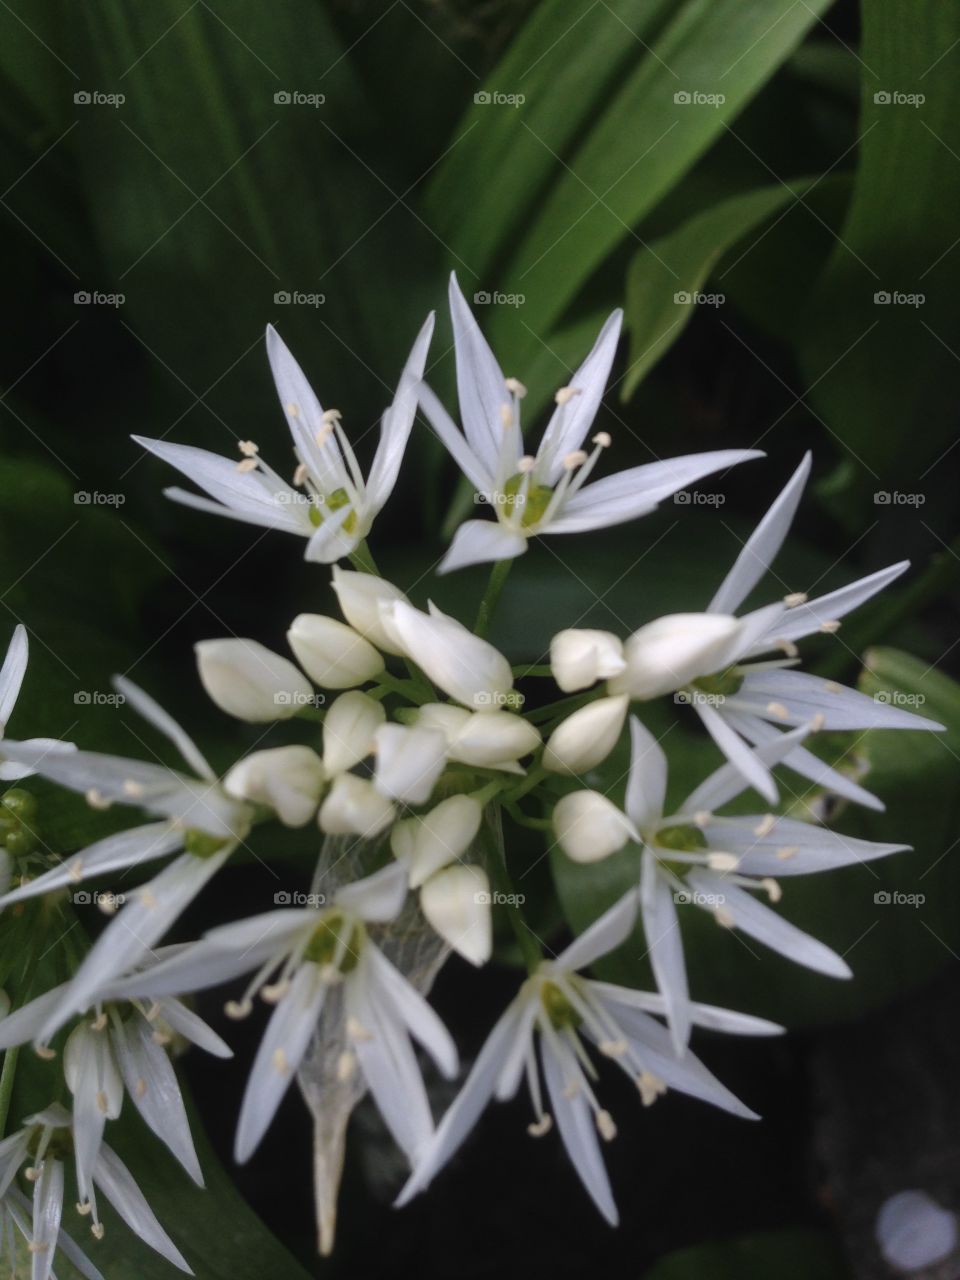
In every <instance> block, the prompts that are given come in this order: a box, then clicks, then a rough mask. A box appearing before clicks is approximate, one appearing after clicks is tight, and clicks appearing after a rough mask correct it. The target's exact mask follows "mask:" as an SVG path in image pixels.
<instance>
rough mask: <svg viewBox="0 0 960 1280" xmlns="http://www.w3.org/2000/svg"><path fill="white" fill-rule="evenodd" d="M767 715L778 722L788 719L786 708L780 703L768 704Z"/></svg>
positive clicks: (788, 714)
mask: <svg viewBox="0 0 960 1280" xmlns="http://www.w3.org/2000/svg"><path fill="white" fill-rule="evenodd" d="M767 715H768V716H776V717H777V719H778V720H789V719H790V712H789V711H788V710H787V708H786V707H785V706H784V705H783V703H782V702H768V703H767Z"/></svg>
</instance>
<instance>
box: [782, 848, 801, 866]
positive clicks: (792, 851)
mask: <svg viewBox="0 0 960 1280" xmlns="http://www.w3.org/2000/svg"><path fill="white" fill-rule="evenodd" d="M799 852H800V846H799V845H798V844H785V845H784V846H783V848H782V849H778V850H777V857H778V858H779V859H780V861H781V862H789V861H790V859H791V858H795V857H796V856H797V854H798V853H799Z"/></svg>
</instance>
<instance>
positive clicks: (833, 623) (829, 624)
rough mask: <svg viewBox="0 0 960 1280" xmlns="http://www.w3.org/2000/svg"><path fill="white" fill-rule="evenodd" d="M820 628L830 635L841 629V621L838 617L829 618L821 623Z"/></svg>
mask: <svg viewBox="0 0 960 1280" xmlns="http://www.w3.org/2000/svg"><path fill="white" fill-rule="evenodd" d="M820 630H821V631H825V632H826V633H827V635H828V636H832V635H835V634H836V633H837V632H838V631H839V630H840V623H839V621H838V620H837V619H836V618H828V619H827V621H826V622H821V623H820Z"/></svg>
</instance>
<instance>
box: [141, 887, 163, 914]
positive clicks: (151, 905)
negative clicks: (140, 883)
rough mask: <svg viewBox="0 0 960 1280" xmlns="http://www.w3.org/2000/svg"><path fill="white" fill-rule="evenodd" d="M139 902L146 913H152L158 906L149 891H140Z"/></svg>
mask: <svg viewBox="0 0 960 1280" xmlns="http://www.w3.org/2000/svg"><path fill="white" fill-rule="evenodd" d="M140 901H141V903H142V904H143V906H145V907H146V908H147V910H148V911H154V910H155V909H156V908H157V907H159V905H160V903H159V902H158V901H157V900H156V898H155V897H154V896H153V894H152V893H151V892H150V890H149V889H142V890H141V891H140Z"/></svg>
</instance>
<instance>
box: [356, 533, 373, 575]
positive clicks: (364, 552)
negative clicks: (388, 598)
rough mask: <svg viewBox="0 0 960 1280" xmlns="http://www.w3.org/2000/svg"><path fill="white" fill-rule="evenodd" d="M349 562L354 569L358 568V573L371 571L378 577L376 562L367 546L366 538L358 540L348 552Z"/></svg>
mask: <svg viewBox="0 0 960 1280" xmlns="http://www.w3.org/2000/svg"><path fill="white" fill-rule="evenodd" d="M350 563H351V564H352V565H353V567H354V568H355V569H358V570H359V571H360V573H372V574H374V575H375V576H378V577H379V573H378V571H377V566H376V563H375V561H374V559H373V556H372V555H371V553H370V548H369V547H368V546H367V542H366V539H364V540H363V541H362V542H358V543H357V545H356V546H355V547H354V548H353V550H352V551H351V552H350Z"/></svg>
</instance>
